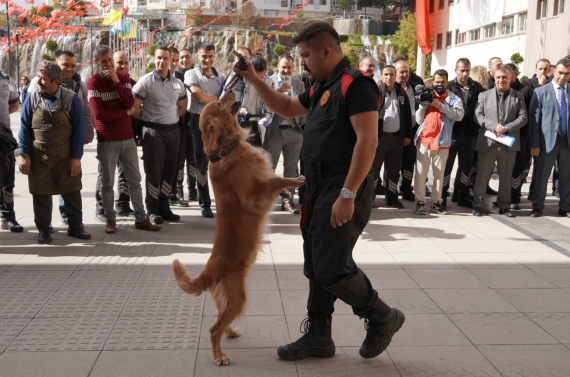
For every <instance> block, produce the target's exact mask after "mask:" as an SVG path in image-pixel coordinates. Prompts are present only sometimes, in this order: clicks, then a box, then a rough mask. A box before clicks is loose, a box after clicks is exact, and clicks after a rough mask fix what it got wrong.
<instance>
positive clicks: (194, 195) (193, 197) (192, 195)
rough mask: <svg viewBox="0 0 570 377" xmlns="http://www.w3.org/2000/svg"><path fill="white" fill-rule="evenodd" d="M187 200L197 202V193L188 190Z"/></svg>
mask: <svg viewBox="0 0 570 377" xmlns="http://www.w3.org/2000/svg"><path fill="white" fill-rule="evenodd" d="M188 200H189V201H191V202H197V201H198V191H196V190H190V191H189V192H188Z"/></svg>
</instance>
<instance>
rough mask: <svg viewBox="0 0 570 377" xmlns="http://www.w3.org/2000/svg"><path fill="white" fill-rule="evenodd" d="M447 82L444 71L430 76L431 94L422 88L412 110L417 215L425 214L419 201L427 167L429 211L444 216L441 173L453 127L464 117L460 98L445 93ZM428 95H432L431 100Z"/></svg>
mask: <svg viewBox="0 0 570 377" xmlns="http://www.w3.org/2000/svg"><path fill="white" fill-rule="evenodd" d="M447 79H448V74H447V71H446V70H444V69H438V70H437V71H435V73H434V75H433V83H434V86H433V90H434V92H433V93H429V88H425V89H424V90H426V89H428V92H427V93H426V92H423V93H418V102H419V103H420V107H419V109H418V111H416V121H417V123H418V124H419V125H420V126H419V128H418V131H417V133H416V136H415V138H414V143H416V149H417V160H416V174H415V177H414V192H415V194H416V213H417V214H418V215H425V214H426V210H425V204H424V201H423V200H424V196H425V193H426V186H425V181H426V177H427V174H428V171H429V165H431V166H432V169H433V186H432V190H431V210H432V211H434V212H435V213H439V214H442V215H445V214H447V210H446V209H445V207H444V205H443V203H442V200H441V193H442V189H443V173H444V170H445V164H446V162H447V156H448V155H449V147H450V145H451V135H452V131H453V124H454V123H455V121H459V120H461V119H463V114H464V110H463V103H462V102H461V99H460V98H459V97H458V96H456V95H455V94H453V93H452V92H450V91H448V90H447V86H448V81H447ZM430 94H433V98H431V95H430ZM429 100H431V101H429ZM418 141H419V143H418Z"/></svg>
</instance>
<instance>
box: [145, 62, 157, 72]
mask: <svg viewBox="0 0 570 377" xmlns="http://www.w3.org/2000/svg"><path fill="white" fill-rule="evenodd" d="M155 67H156V64H154V62H150V63H148V65H147V66H146V69H145V70H144V73H150V72H152V71H153V70H154V68H155Z"/></svg>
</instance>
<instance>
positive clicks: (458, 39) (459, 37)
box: [455, 30, 467, 45]
mask: <svg viewBox="0 0 570 377" xmlns="http://www.w3.org/2000/svg"><path fill="white" fill-rule="evenodd" d="M466 35H467V33H460V32H459V30H457V31H456V32H455V44H456V45H458V44H461V43H465V36H466Z"/></svg>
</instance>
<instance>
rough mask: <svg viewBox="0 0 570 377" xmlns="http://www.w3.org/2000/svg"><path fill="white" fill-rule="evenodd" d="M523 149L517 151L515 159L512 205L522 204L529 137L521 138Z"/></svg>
mask: <svg viewBox="0 0 570 377" xmlns="http://www.w3.org/2000/svg"><path fill="white" fill-rule="evenodd" d="M520 142H521V149H520V150H519V151H517V156H516V157H515V166H514V167H513V176H512V178H511V203H516V204H519V203H520V202H521V196H522V195H521V189H522V182H523V171H524V169H525V168H526V165H525V161H526V150H527V148H526V146H527V144H528V136H521V138H520Z"/></svg>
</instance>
